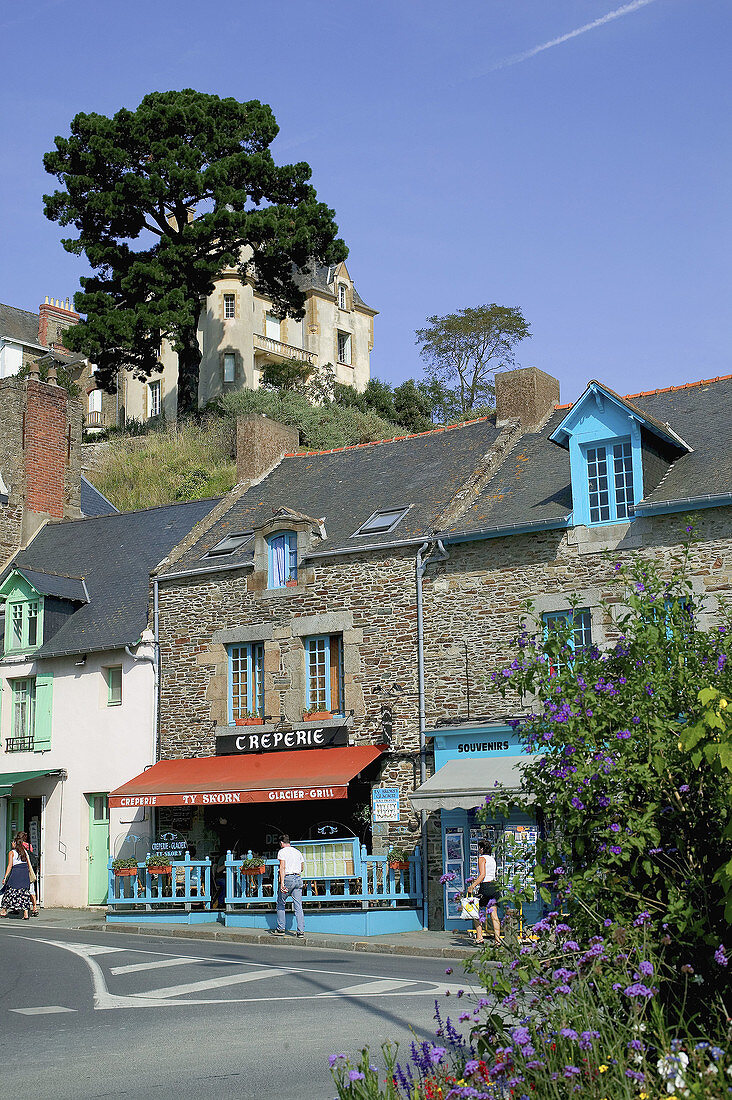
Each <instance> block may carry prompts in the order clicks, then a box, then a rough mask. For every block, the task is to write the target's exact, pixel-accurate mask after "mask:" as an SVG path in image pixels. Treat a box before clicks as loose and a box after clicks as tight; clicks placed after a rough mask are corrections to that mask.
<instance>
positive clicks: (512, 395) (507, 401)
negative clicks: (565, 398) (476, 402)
mask: <svg viewBox="0 0 732 1100" xmlns="http://www.w3.org/2000/svg"><path fill="white" fill-rule="evenodd" d="M495 381H496V423H497V425H498V426H499V427H500V426H501V424H504V423H505V422H506V421H507V420H515V419H517V418H518V419H519V420H520V421H521V427H522V428H523V430H524V431H525V432H535V431H536V429H537V428H538V427H539V425H540V424H541V423H542V422H543V421H544V420H545V419H546V417H547V416H548V415H549V413H550V412H552V410H553V408H554V406H555V405H558V404H559V382H558V381H557V379H556V378H552V376H551V374H545V373H544V371H543V370H538V369H537V368H536V367H521V368H520V369H519V370H507V371H502V372H500V373H499V374H497V375H496V379H495Z"/></svg>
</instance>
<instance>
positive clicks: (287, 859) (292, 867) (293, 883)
mask: <svg viewBox="0 0 732 1100" xmlns="http://www.w3.org/2000/svg"><path fill="white" fill-rule="evenodd" d="M279 860H280V874H279V890H278V891H277V927H276V928H275V929H273V935H275V936H284V934H285V902H286V901H287V899H288V897H291V898H292V905H293V908H294V910H295V923H296V925H297V935H298V938H300V937H302V936H304V935H305V922H304V920H303V915H302V869H303V866H304V864H305V860H304V858H303V854H302V852H299V851H298V850H297V848H293V847H292V845H291V844H290V838H289V836H286V835H283V836H281V837H280V853H279Z"/></svg>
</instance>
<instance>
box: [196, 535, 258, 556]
mask: <svg viewBox="0 0 732 1100" xmlns="http://www.w3.org/2000/svg"><path fill="white" fill-rule="evenodd" d="M253 537H254V532H253V531H235V532H234V534H232V535H227V536H226V538H225V539H222V540H221V542H217V543H216V545H215V546H212V547H211V549H210V550H208V551H206V553H205V554H204V555H203V556H204V558H224V557H226V555H227V554H233V553H234V551H235V550H241V548H242V547H243V546H245V545H246V543H248V542H251V540H252V538H253Z"/></svg>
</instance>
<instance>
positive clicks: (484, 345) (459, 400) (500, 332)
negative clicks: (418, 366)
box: [415, 302, 531, 416]
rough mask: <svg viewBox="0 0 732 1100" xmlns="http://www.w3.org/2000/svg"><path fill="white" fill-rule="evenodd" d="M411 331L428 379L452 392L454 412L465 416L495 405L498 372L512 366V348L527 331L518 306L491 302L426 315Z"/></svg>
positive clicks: (525, 322)
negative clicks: (495, 385) (502, 368)
mask: <svg viewBox="0 0 732 1100" xmlns="http://www.w3.org/2000/svg"><path fill="white" fill-rule="evenodd" d="M415 335H416V343H417V346H418V347H419V353H420V355H421V356H422V358H423V360H424V362H425V373H426V374H427V377H428V378H429V379H430V380H431V381H433V382H435V383H438V385H440V386H442V387H443V391H447V392H448V393H451V394H452V395H453V396H454V401H455V411H456V412H457V413H458V414H459V415H461V416H465V415H466V414H468V413H470V412H472V411H474V410H475V409H476V407H478V406H481V405H492V404H493V394H494V388H493V376H494V374H495V372H496V370H498V369H500V368H501V367H508V366H512V365H513V364H514V362H515V360H514V354H513V351H514V348H515V347H516V345H517V344H519V343H520V342H521V341H522V340H526V339H527V338H528V337H530V336H531V332H530V331H529V325H528V322H527V321H526V319H525V318H524V315H523V314H522V312H521V310H520V309H518V308H516V307H511V306H499V305H496V303H495V302H494V303H493V304H492V305H485V306H475V307H468V308H466V309H459V310H458V311H457V313H446V314H445V315H444V316H443V317H438V316H436V315H435V316H433V317H428V318H427V325H426V326H425V328H420V329H417V332H416V334H415Z"/></svg>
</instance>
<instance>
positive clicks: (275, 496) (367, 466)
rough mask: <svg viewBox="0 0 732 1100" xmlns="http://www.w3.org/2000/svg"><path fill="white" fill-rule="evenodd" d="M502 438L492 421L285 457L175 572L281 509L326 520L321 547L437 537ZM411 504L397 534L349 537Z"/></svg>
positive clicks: (247, 552)
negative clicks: (375, 516) (374, 518)
mask: <svg viewBox="0 0 732 1100" xmlns="http://www.w3.org/2000/svg"><path fill="white" fill-rule="evenodd" d="M499 435H500V429H499V428H497V427H496V423H495V418H493V417H491V418H484V419H481V420H476V421H473V422H472V423H469V424H463V425H459V426H456V427H452V428H449V429H447V430H444V429H443V430H437V431H431V432H425V433H423V434H421V435H413V436H406V437H404V438H402V439H398V440H390V441H386V442H380V443H369V444H365V445H362V446H358V447H346V448H344V449H341V450H337V451H326V452H310V453H305V454H301V455H291V456H287V457H286V458H284V459H283V460H282V462H281V463H280V464H279V466H277V467H276V468H275V469H274V470H273V471H272V473H271V474H270V475H269V476H268V477H267V478H265V480H264V481H262V482H260V484H258V485H255V486H253V487H252V488H250V489H248V490H246V491H245V492H244V493H243V495H242V496H241V497H240V498H239V499H238V500H237V501H236V503H234V504H233V505H232V507H231V508H230V509H229V511H228V512H226V513H225V514H224V516H223V517H222V518H221V519H219V520H218V522H216V523H215V524H213V525H212V527H211V528H210V529H209V530H208V531H206V532H205V534H204V535H203V536H202V537H201V538H200V539H199V540H198V541H197V542H196V543H195V544H194V545H193V547H192V548H191V549H190V550H189V551H188V552H187V553H186V554H184V555H183V556H182V557H181V558H180V559H178V560H177V561H176V562H175V565H174V566H173V567H171V568H172V569H173V570H174V571H177V570H179V569H187V568H195V567H196V566H204V565H207V564H208V565H211V564H214V562H213V561H212V559H208V560H207V559H206V558H205V554H206V552H207V551H208V550H210V549H211V548H212V547H213V546H215V545H216V544H217V543H219V542H221V540H222V539H224V538H225V537H226V536H227V535H229V534H232V533H234V532H236V531H250V530H252V529H253V528H255V527H259V526H261V525H263V524H264V523H266V521H267V520H269V519H271V518H272V515H273V513H274V512H276V511H277V509H279V508H282V507H286V508H291V509H292V510H293V511H296V512H302V513H305V514H306V515H309V516H313V517H314V518H318V519H319V518H321V517H322V518H324V519H325V527H326V532H327V539H326V540H325V541H324V543H323V544H322V549H323V550H333V549H337V548H343V547H349V548H353V549H354V550H355V551H358V550H360V549H362V548H363V547H364V546H367V545H368V546H379V545H383V544H388V543H390V542H393V541H396V540H412V541H415V542H416V541H421V540H422V539H423V538H424V536H425V535H426V534H431V533H432V532H434V529H435V523H436V521H437V519H438V517H439V515H440V513H441V512H442V511H443V510H444V509H445V507H446V506H447V505H448V504H449V503H450V501H451V500H452V499H453V497H454V496H455V494H456V493H457V492H458V490H459V489H461V487H462V486H463V485H464V483H465V481H466V480H467V478H468V477H469V476H470V474H472V473H473V471H474V470H475V469H476V468H478V467H479V466H480V464H481V462H482V460H483V458H484V456H485V455H486V454H487V453H488V452H489V451H490V450H491V448H492V446H493V444H494V443H495V441H496V439H497V438H498V436H499ZM407 505H410V508H409V511H408V512H407V514H406V515H405V516H404V518H403V519H401V520H400V522H399V523H398V524H397V526H396V527H395V528H394V529H393V530H391V531H387V532H384V533H383V534H371V535H367V536H359V537H356V538H352V537H351V536H352V535H353V533H354V531H356V530H357V529H358V528H359V527H360V526H361V524H362V523H364V522H365V521H366V520H367V519H368V518H369V516H370V515H371V514H372V513H373V512H375V511H382V510H386V509H392V508H396V507H404V506H407ZM251 557H252V548H251V544H249V545H248V546H246V547H245V548H243V549H242V551H241V552H240V553H239V554H238V555H237V554H231V555H227V556H226V558H222V559H216V561H217V562H218V561H221V562H222V563H224V562H226V563H229V562H236V561H238V560H240V561H242V562H243V563H244V562H246V561H248V560H249V559H251Z"/></svg>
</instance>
